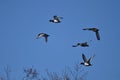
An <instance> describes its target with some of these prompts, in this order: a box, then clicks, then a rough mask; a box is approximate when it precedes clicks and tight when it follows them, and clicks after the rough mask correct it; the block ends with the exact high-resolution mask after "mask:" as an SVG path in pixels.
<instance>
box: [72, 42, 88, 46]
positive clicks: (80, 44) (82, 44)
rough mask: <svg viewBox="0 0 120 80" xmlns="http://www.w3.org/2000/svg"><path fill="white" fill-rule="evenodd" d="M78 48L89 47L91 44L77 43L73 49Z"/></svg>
mask: <svg viewBox="0 0 120 80" xmlns="http://www.w3.org/2000/svg"><path fill="white" fill-rule="evenodd" d="M78 46H81V47H89V44H88V43H87V42H84V43H77V44H76V45H73V46H72V47H78Z"/></svg>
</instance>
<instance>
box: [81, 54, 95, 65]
mask: <svg viewBox="0 0 120 80" xmlns="http://www.w3.org/2000/svg"><path fill="white" fill-rule="evenodd" d="M94 56H95V55H93V56H91V57H90V58H89V59H88V60H87V58H86V56H85V55H84V54H82V58H83V62H81V63H80V64H81V65H84V66H92V64H91V60H92V59H93V57H94Z"/></svg>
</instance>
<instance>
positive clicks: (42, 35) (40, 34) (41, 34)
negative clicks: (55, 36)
mask: <svg viewBox="0 0 120 80" xmlns="http://www.w3.org/2000/svg"><path fill="white" fill-rule="evenodd" d="M48 36H50V35H48V34H46V33H39V34H38V35H37V37H36V39H39V38H41V37H44V38H45V42H47V41H48Z"/></svg>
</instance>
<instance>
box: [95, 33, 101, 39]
mask: <svg viewBox="0 0 120 80" xmlns="http://www.w3.org/2000/svg"><path fill="white" fill-rule="evenodd" d="M96 37H97V40H100V34H99V32H98V31H97V32H96Z"/></svg>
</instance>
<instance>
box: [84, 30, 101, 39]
mask: <svg viewBox="0 0 120 80" xmlns="http://www.w3.org/2000/svg"><path fill="white" fill-rule="evenodd" d="M83 30H90V31H93V32H95V33H96V37H97V40H100V35H99V29H97V28H84V29H83Z"/></svg>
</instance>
